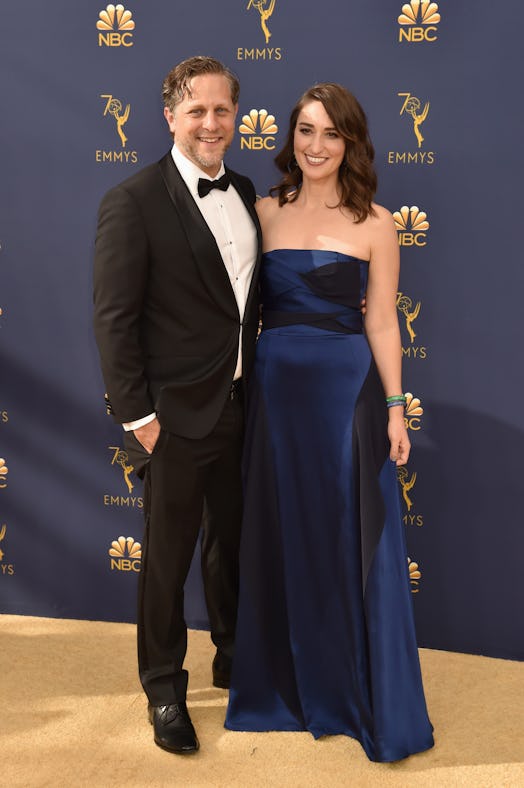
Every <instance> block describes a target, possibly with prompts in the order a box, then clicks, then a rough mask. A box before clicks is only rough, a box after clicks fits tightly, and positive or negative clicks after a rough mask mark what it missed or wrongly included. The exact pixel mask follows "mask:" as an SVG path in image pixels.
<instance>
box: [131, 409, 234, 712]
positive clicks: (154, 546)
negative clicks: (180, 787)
mask: <svg viewBox="0 0 524 788" xmlns="http://www.w3.org/2000/svg"><path fill="white" fill-rule="evenodd" d="M243 428H244V416H243V406H242V398H241V396H240V395H239V394H238V393H235V396H234V398H233V399H228V400H227V402H226V404H225V406H224V409H223V411H222V414H221V416H220V419H219V421H218V423H217V425H216V426H215V428H214V429H213V431H212V432H211V433H210V434H209V435H207V436H206V437H205V438H202V439H199V440H191V439H189V438H182V437H180V436H178V435H173V434H171V433H168V432H165V431H163V430H162V431H161V433H160V436H159V439H158V441H157V444H156V446H155V448H154V449H153V453H152V454H151V455H147V465H146V468H145V476H144V484H145V489H144V513H145V534H144V540H143V546H142V569H141V572H140V577H139V588H138V622H137V623H138V663H139V672H140V680H141V682H142V686H143V687H144V690H145V692H146V694H147V697H148V699H149V702H150V703H151V704H153V705H154V706H158V705H164V704H170V703H177V702H179V701H182V700H184V699H185V697H186V689H187V681H188V673H187V671H186V670H184V668H183V662H184V657H185V654H186V649H187V628H186V623H185V619H184V584H185V581H186V578H187V575H188V572H189V568H190V565H191V560H192V558H193V553H194V551H195V546H196V543H197V540H198V535H199V533H200V529H201V527H202V529H203V536H202V577H203V582H204V591H205V597H206V604H207V610H208V615H209V621H210V627H211V638H212V640H213V643H214V644H215V645H216V647H217V649H218V650H219V651H220V652H221V653H222V654H224V655H225V656H226V657H232V655H233V645H234V634H235V625H236V613H237V601H238V552H239V542H240V526H241V521H242V479H241V455H242V440H243ZM126 437H127V440H126V444H127V447H128V449H129V451H128V453H129V454H130V460H131V461H132V462H133V461H134V460H135V457H134V456H133V455H134V452H133V451H132V445H131V444H138V447H136V446H135V449H137V450H138V451H139V450H140V448H141V446H140V444H139V442H138V441H137V439H136V438H135V437H134V435H133V434H132V433H128V434H127V436H126ZM143 451H144V450H143ZM135 467H137V466H135Z"/></svg>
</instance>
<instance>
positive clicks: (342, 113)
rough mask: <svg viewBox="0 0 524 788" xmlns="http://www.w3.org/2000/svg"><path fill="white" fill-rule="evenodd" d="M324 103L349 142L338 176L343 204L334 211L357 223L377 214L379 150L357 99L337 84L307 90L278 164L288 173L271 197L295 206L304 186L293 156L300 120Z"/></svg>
mask: <svg viewBox="0 0 524 788" xmlns="http://www.w3.org/2000/svg"><path fill="white" fill-rule="evenodd" d="M312 101H320V102H321V104H322V106H323V107H324V109H325V110H326V112H327V114H328V115H329V117H330V118H331V121H332V123H333V126H334V127H335V129H336V130H337V132H338V133H339V134H340V136H341V137H342V138H343V139H344V140H345V143H346V153H345V156H344V160H343V162H342V164H341V165H340V169H339V172H338V182H339V186H340V201H339V203H338V205H335V206H333V207H334V208H340V207H341V206H343V207H345V208H349V210H350V211H351V212H352V213H353V215H354V216H355V218H356V221H357V223H359V222H363V221H364V219H366V218H367V217H368V216H369V215H370V214H372V215H373V214H374V210H373V208H372V206H371V202H372V200H373V197H374V195H375V192H376V190H377V176H376V173H375V170H374V167H373V159H374V158H375V149H374V148H373V145H372V143H371V139H370V137H369V131H368V123H367V118H366V114H365V112H364V110H363V109H362V107H361V106H360V104H359V102H358V101H357V99H356V98H355V96H354V95H353V94H352V93H350V92H349V90H346V88H344V87H342V85H338V84H337V83H335V82H320V83H319V84H317V85H313V87H311V88H309V90H306V92H305V93H304V95H303V96H302V97H301V98H300V99H299V101H298V102H297V104H296V105H295V107H294V108H293V110H292V112H291V116H290V118H289V131H288V133H287V138H286V142H285V144H284V147H283V148H282V150H281V151H280V153H279V154H278V155H277V156H276V157H275V164H276V165H277V167H278V169H279V170H280V171H281V172H282V173H284V177H283V178H282V180H281V181H280V183H279V184H277V185H276V186H273V187H272V188H271V189H270V190H269V193H270V194H271V195H275V194H276V195H278V202H279V205H284V203H286V202H294V200H296V198H297V196H298V194H299V191H300V184H301V182H302V170H301V169H300V167H299V166H298V164H297V161H296V159H295V154H294V152H293V140H294V136H295V127H296V125H297V120H298V116H299V115H300V112H301V111H302V109H303V108H304V107H305V106H306V104H310V103H311V102H312Z"/></svg>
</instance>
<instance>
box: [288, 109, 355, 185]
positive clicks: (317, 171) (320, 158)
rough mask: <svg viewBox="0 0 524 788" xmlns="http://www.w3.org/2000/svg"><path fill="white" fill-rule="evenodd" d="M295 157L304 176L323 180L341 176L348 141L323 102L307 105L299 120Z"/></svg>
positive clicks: (296, 127)
mask: <svg viewBox="0 0 524 788" xmlns="http://www.w3.org/2000/svg"><path fill="white" fill-rule="evenodd" d="M293 144H294V150H295V158H296V160H297V163H298V166H299V167H300V169H301V170H302V173H303V175H304V176H305V177H308V178H313V179H315V180H323V179H324V178H329V177H330V176H332V175H334V174H335V175H336V176H337V177H338V169H339V167H340V165H341V164H342V161H343V160H344V154H345V152H346V142H345V140H344V139H343V138H342V137H341V136H340V134H339V133H338V131H337V130H336V129H335V127H334V125H333V121H332V120H331V118H330V117H329V115H328V114H327V112H326V110H325V109H324V105H323V104H322V102H321V101H311V102H309V104H306V105H305V106H304V107H303V108H302V110H301V111H300V114H299V116H298V119H297V125H296V126H295V134H294V140H293Z"/></svg>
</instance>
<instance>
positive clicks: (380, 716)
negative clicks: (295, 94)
mask: <svg viewBox="0 0 524 788" xmlns="http://www.w3.org/2000/svg"><path fill="white" fill-rule="evenodd" d="M367 272H368V263H367V262H366V261H363V260H359V259H357V258H354V257H349V256H347V255H343V254H340V253H334V252H328V251H307V250H291V249H284V250H275V251H273V252H269V253H267V254H266V255H265V256H264V262H263V268H262V279H261V286H262V298H263V303H264V315H267V314H269V315H270V316H271V321H270V325H271V328H267V323H266V324H265V325H266V327H265V329H264V330H263V332H262V334H261V337H260V339H259V342H258V347H257V354H256V363H255V371H254V375H253V379H252V388H251V396H250V398H249V401H250V404H249V413H248V429H247V435H246V445H245V461H244V471H245V501H244V520H243V531H242V543H241V553H240V568H241V577H240V601H239V612H238V624H237V634H236V644H235V657H234V662H233V674H232V682H231V689H230V699H229V706H228V710H227V716H226V722H225V725H226V728H229V729H232V730H244V731H268V730H285V731H303V730H308V731H310V732H311V733H312V734H313V736H315V738H318V737H320V736H323V735H328V734H346V735H348V736H352V737H354V738H356V739H358V740H359V741H360V742H361V744H362V746H363V748H364V750H365V752H366V754H367V756H368V757H369V758H370V759H371V760H375V761H394V760H398V759H400V758H404V757H406V756H408V755H410V754H411V753H415V752H419V751H422V750H425V749H428V748H429V747H431V746H432V745H433V736H432V726H431V723H430V722H429V719H428V716H427V711H426V704H425V699H424V693H423V688H422V680H421V674H420V665H419V659H418V651H417V644H416V637H415V630H414V622H413V611H412V601H411V593H410V586H409V576H408V566H407V552H406V545H405V539H404V532H403V528H404V526H403V525H402V522H401V515H400V507H399V496H398V482H397V479H396V468H395V464H394V463H392V462H391V461H390V460H389V458H388V453H389V444H388V439H387V410H386V407H385V401H384V392H383V389H382V385H381V383H380V379H379V376H378V373H377V370H376V367H375V364H374V361H373V358H372V355H371V352H370V349H369V345H368V343H367V340H366V338H365V335H364V334H363V333H362V318H361V315H360V301H361V298H362V296H363V294H364V293H365V289H366V282H367Z"/></svg>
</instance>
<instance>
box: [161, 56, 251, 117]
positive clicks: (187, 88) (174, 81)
mask: <svg viewBox="0 0 524 788" xmlns="http://www.w3.org/2000/svg"><path fill="white" fill-rule="evenodd" d="M204 74H220V75H221V76H223V77H225V78H226V79H227V81H228V82H229V88H230V90H231V101H232V102H233V104H238V97H239V94H240V83H239V81H238V78H237V77H236V76H235V74H233V72H232V71H231V70H230V69H229V68H227V66H224V64H223V63H221V62H220V61H219V60H215V58H213V57H206V56H204V55H197V56H196V57H190V58H188V59H187V60H183V61H182V62H181V63H179V64H178V65H177V66H175V67H174V68H172V69H171V71H170V72H169V74H168V75H167V77H166V78H165V79H164V82H163V84H162V99H163V101H164V106H165V107H167V108H168V109H169V110H171V112H174V110H175V107H176V105H177V104H179V103H180V102H181V101H182V100H183V99H184V96H186V95H187V96H189V97H190V98H191V80H192V79H193V78H194V77H201V76H203V75H204Z"/></svg>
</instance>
